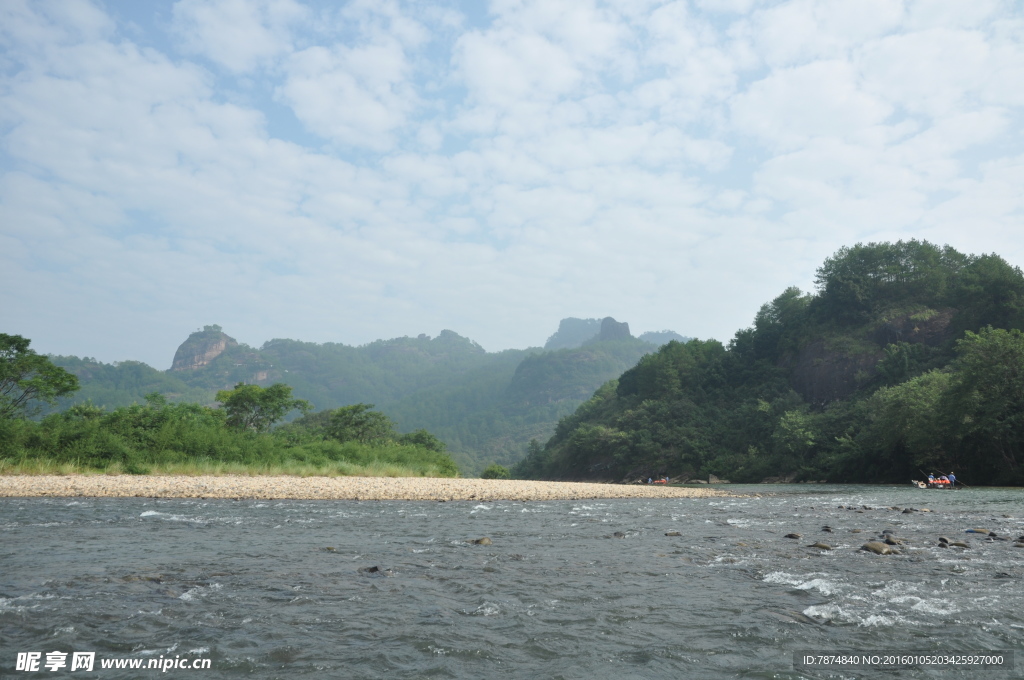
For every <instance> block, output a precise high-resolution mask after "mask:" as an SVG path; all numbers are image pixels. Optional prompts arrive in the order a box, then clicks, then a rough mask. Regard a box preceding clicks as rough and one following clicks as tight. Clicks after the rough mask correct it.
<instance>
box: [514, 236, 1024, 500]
mask: <svg viewBox="0 0 1024 680" xmlns="http://www.w3.org/2000/svg"><path fill="white" fill-rule="evenodd" d="M816 283H817V290H816V292H814V293H811V294H805V293H803V292H801V291H800V290H798V289H796V288H790V289H788V290H786V291H784V292H783V293H782V294H781V295H779V296H778V297H776V298H775V299H774V300H772V301H771V302H769V303H767V304H765V305H764V306H763V307H762V308H761V310H760V312H759V313H758V314H757V316H756V318H755V320H754V325H753V326H752V327H751V328H747V329H743V330H740V331H739V332H737V333H736V335H735V337H734V338H733V339H732V340H731V341H730V342H729V343H728V344H727V345H723V344H722V343H720V342H717V341H715V340H708V341H699V340H694V341H691V342H688V343H685V344H683V343H678V342H673V343H669V344H668V345H665V346H664V347H662V348H661V349H660V350H659V351H658V352H656V353H653V354H649V355H647V356H645V357H643V358H642V359H641V360H640V361H639V363H638V364H637V365H636V366H635V367H633V368H631V369H629V370H627V371H626V372H625V373H623V374H622V375H621V377H620V378H619V379H618V380H614V381H611V382H609V383H606V384H605V385H604V386H603V387H601V388H600V389H599V390H597V392H596V393H595V394H594V396H593V397H592V398H591V399H590V400H589V401H587V402H586V403H584V404H583V405H582V406H580V407H579V409H577V410H576V412H575V413H573V414H572V415H570V416H568V417H566V418H563V419H562V420H561V421H560V423H559V425H558V427H557V429H556V432H555V435H554V436H553V437H552V438H551V439H550V440H549V441H548V442H547V444H546V445H545V446H543V447H542V446H540V445H539V444H531V447H530V451H529V453H528V455H527V457H526V458H525V459H524V460H523V461H522V462H521V463H520V464H518V465H517V466H516V467H515V469H514V470H513V473H514V474H515V475H516V476H519V477H525V478H547V479H588V478H589V479H594V478H604V479H623V478H626V479H631V478H632V479H635V478H639V477H643V478H647V477H648V476H660V475H662V474H668V475H671V476H673V477H676V478H679V477H685V478H703V479H707V478H708V476H709V475H712V474H713V475H716V476H718V477H721V478H728V479H730V480H732V481H734V482H760V481H763V480H765V479H766V478H767V479H771V478H774V479H776V480H778V479H790V480H794V481H803V480H829V481H833V482H895V483H906V482H909V480H910V479H911V478H914V477H917V478H920V477H921V475H922V473H927V472H933V471H934V472H937V473H948V472H950V471H951V470H952V471H955V472H956V475H957V477H958V478H959V479H961V480H964V481H966V482H968V483H975V484H1003V485H1021V484H1024V334H1022V333H1021V329H1022V328H1024V275H1022V272H1021V270H1020V269H1019V268H1017V267H1013V266H1011V265H1009V264H1008V263H1007V262H1006V261H1004V260H1003V259H1002V258H1000V257H998V256H996V255H981V256H974V255H964V254H962V253H959V252H957V251H956V250H954V249H952V248H950V247H948V246H947V247H944V248H940V247H937V246H934V245H932V244H930V243H927V242H920V241H907V242H899V243H895V244H893V243H872V244H868V245H857V246H855V247H852V248H843V249H841V250H840V251H839V252H837V253H836V254H835V255H834V256H833V257H832V258H829V259H828V260H826V262H825V263H824V264H823V266H822V267H821V268H820V269H819V270H818V276H817V280H816Z"/></svg>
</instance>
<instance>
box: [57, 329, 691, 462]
mask: <svg viewBox="0 0 1024 680" xmlns="http://www.w3.org/2000/svg"><path fill="white" fill-rule="evenodd" d="M642 338H648V339H649V340H653V341H655V342H658V341H667V340H669V339H673V338H675V339H681V338H682V336H679V335H678V334H676V333H673V332H672V331H662V332H658V333H647V334H644V335H642V336H641V338H634V337H633V336H632V335H631V334H630V333H629V327H628V325H627V324H625V323H619V322H616V321H615V320H614V319H610V318H608V319H603V320H602V319H565V320H563V321H562V323H561V325H560V326H559V330H558V331H557V332H556V333H555V334H554V335H552V336H551V338H549V339H548V345H549V346H550V347H552V348H553V349H540V348H532V349H527V350H506V351H503V352H486V351H484V349H483V348H482V347H480V346H479V345H478V344H476V343H475V342H473V341H472V340H469V339H468V338H464V337H462V336H460V335H458V334H456V333H454V332H452V331H442V332H441V333H440V335H438V336H437V337H433V338H432V337H429V336H427V335H420V336H418V337H414V338H413V337H404V338H395V339H391V340H378V341H376V342H372V343H369V344H367V345H363V346H358V347H353V346H349V345H344V344H340V343H324V344H317V343H310V342H300V341H297V340H285V339H274V340H270V341H268V342H266V343H264V344H263V346H261V347H259V348H253V347H249V346H247V345H244V344H240V343H238V342H236V341H235V340H234V339H233V338H231V337H230V336H228V335H227V334H225V333H224V332H223V330H222V329H221V328H220V326H216V325H211V326H206V327H205V328H203V329H202V330H198V331H196V332H194V333H192V334H191V335H189V337H188V338H187V339H186V340H185V341H184V342H183V343H182V344H181V346H180V347H179V348H178V351H177V353H176V354H175V356H174V360H173V363H172V367H171V370H168V371H158V370H156V369H153V368H151V367H149V366H147V365H146V364H142V363H139V362H133V361H125V362H120V363H118V364H103V363H100V362H97V361H95V360H92V359H88V358H86V359H79V358H77V357H65V356H57V357H52V359H53V362H54V363H55V364H56V365H58V366H61V367H63V368H65V369H67V370H68V371H69V372H71V373H73V374H75V375H76V376H78V378H79V380H80V382H81V389H80V390H79V391H78V392H76V393H75V394H73V395H70V396H67V397H65V398H63V399H60V400H58V402H57V403H56V404H55V405H54V406H52V407H49V410H45V411H44V413H52V412H61V411H66V410H68V409H69V408H71V407H73V406H74V405H76V404H83V403H91V404H95V405H100V406H104V407H106V408H107V409H108V410H109V409H113V408H117V407H127V406H130V405H132V404H136V403H143V401H144V399H145V395H147V394H150V393H152V392H157V393H160V394H161V395H163V396H164V397H166V398H167V399H168V401H169V402H171V403H180V402H194V403H199V404H206V405H212V404H213V403H214V401H215V399H214V395H215V393H216V392H217V390H221V389H224V388H226V387H230V386H231V385H235V384H237V383H240V382H246V383H253V384H258V385H268V384H271V383H283V384H287V385H289V386H290V387H292V389H293V390H294V393H295V394H296V396H297V397H299V398H302V399H305V400H307V401H309V402H310V403H312V404H313V405H314V406H315V408H316V409H319V410H330V409H335V408H338V407H340V406H346V405H351V404H357V403H373V404H377V406H378V407H379V408H380V409H381V410H382V411H384V412H385V413H387V414H388V415H389V417H391V418H393V420H394V422H395V424H396V428H397V429H399V430H402V431H411V430H420V429H425V430H428V431H430V432H432V433H434V434H436V435H437V436H438V437H439V438H440V439H442V440H443V441H444V442H445V443H446V444H447V446H448V451H449V453H450V455H451V456H452V457H453V458H454V459H455V461H456V462H457V463H458V465H459V467H460V469H462V470H463V472H464V473H466V474H477V473H479V472H480V471H481V470H483V469H484V467H485V466H486V465H487V464H489V463H499V464H503V465H511V464H513V463H515V462H517V461H518V460H520V459H521V458H522V457H523V455H524V454H525V451H526V446H527V443H528V442H529V441H530V440H531V439H538V440H541V441H543V440H546V439H547V438H548V437H550V436H551V434H552V433H553V432H554V429H555V425H556V424H557V422H558V420H559V418H561V417H563V416H566V415H569V414H571V413H572V412H573V411H574V410H575V408H576V407H577V406H578V405H579V404H581V403H582V402H583V401H585V400H586V399H587V398H588V397H589V396H590V395H591V394H593V392H594V390H595V389H597V388H598V387H599V386H600V385H601V384H603V383H604V382H605V381H607V380H609V379H611V378H614V377H615V376H618V375H619V374H621V373H622V371H624V370H626V369H627V368H629V367H630V366H633V365H634V364H635V363H636V362H637V361H638V360H639V359H640V357H641V356H643V355H644V354H646V353H648V352H651V351H654V350H655V349H656V345H655V344H652V342H650V341H648V340H644V339H642ZM294 416H295V414H294V413H293V414H292V417H294Z"/></svg>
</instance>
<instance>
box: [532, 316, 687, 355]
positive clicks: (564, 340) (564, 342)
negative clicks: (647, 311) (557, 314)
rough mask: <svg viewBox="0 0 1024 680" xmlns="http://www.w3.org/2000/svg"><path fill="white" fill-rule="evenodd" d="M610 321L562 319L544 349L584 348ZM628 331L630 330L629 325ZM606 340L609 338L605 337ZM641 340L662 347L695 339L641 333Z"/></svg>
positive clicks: (677, 335)
mask: <svg viewBox="0 0 1024 680" xmlns="http://www.w3.org/2000/svg"><path fill="white" fill-rule="evenodd" d="M609 320H610V321H612V322H615V320H614V319H612V318H611V317H606V318H605V319H577V318H575V317H569V318H567V319H562V321H561V322H560V323H559V324H558V330H557V331H555V333H554V334H553V335H552V336H551V337H550V338H548V341H547V342H546V343H544V349H572V348H574V347H582V346H583V344H584V343H586V342H588V341H590V340H594V339H595V338H597V337H598V336H599V335H601V326H602V324H603V323H606V322H607V321H609ZM626 330H627V331H628V330H629V328H628V325H627V327H626ZM604 339H609V338H607V337H605V338H604ZM639 339H640V340H642V341H644V342H646V343H648V344H651V345H654V346H655V347H660V346H661V345H664V344H666V343H668V342H671V341H672V340H676V341H677V342H689V341H690V340H692V339H693V338H688V337H685V336H682V335H680V334H679V333H676V332H675V331H647V332H646V333H641V334H640V336H639Z"/></svg>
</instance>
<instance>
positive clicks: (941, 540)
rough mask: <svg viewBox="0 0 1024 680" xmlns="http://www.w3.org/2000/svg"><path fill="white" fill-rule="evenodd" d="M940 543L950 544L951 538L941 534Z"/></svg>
mask: <svg viewBox="0 0 1024 680" xmlns="http://www.w3.org/2000/svg"><path fill="white" fill-rule="evenodd" d="M939 543H946V544H948V543H949V539H948V538H946V537H945V536H939Z"/></svg>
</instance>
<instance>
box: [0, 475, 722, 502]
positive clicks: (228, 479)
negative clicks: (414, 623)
mask: <svg viewBox="0 0 1024 680" xmlns="http://www.w3.org/2000/svg"><path fill="white" fill-rule="evenodd" d="M726 495H728V494H727V493H725V492H724V491H720V490H718V489H703V488H697V489H694V488H684V487H672V486H656V485H644V484H638V485H625V484H594V483H583V482H533V481H523V480H509V479H447V478H436V477H285V476H281V477H270V476H266V477H264V476H253V477H247V476H229V475H225V476H207V477H187V476H183V475H180V476H179V475H167V476H161V475H38V476H37V475H4V476H0V497H27V496H60V497H69V496H91V497H99V496H105V497H132V496H139V497H144V498H259V499H274V498H295V499H324V500H415V501H460V500H480V501H483V500H520V501H545V500H576V499H583V498H685V497H702V498H703V497H710V496H726Z"/></svg>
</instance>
